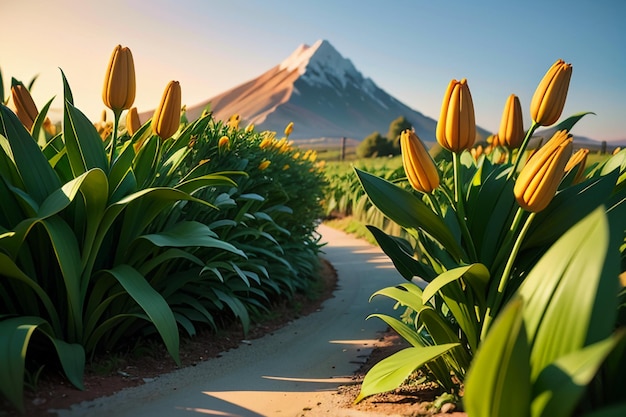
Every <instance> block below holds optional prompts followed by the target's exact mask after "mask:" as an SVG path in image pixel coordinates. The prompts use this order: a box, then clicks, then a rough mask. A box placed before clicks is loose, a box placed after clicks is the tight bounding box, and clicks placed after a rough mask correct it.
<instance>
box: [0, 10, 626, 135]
mask: <svg viewBox="0 0 626 417" xmlns="http://www.w3.org/2000/svg"><path fill="white" fill-rule="evenodd" d="M0 16H2V23H3V30H2V31H3V37H2V41H1V42H0V69H1V70H2V73H3V80H4V83H5V88H8V85H9V83H10V79H11V77H16V78H17V79H20V80H22V81H24V82H27V81H29V80H30V79H31V78H32V77H33V76H35V75H37V74H39V78H38V80H37V82H36V84H35V87H34V90H33V96H34V98H35V101H36V102H37V104H38V106H39V107H41V106H43V105H44V104H45V102H46V101H47V100H48V99H50V98H52V96H54V95H56V96H57V98H56V99H55V102H54V104H53V107H61V96H62V91H63V90H62V84H61V76H60V72H59V68H61V69H63V71H64V72H65V74H66V76H67V77H68V79H69V82H70V85H71V86H72V89H73V92H74V98H75V103H76V105H77V106H78V107H79V108H80V109H81V110H83V112H85V113H86V114H87V115H88V116H89V117H90V118H92V119H94V120H95V119H97V118H99V115H100V113H101V111H102V110H103V109H104V105H103V103H102V99H101V89H102V83H103V76H104V72H105V68H106V65H107V62H108V60H109V56H110V54H111V51H112V50H113V48H114V47H115V45H117V44H118V43H119V44H122V45H124V46H128V47H130V48H131V50H132V52H133V56H134V59H135V68H136V72H137V98H136V101H135V104H136V106H137V107H138V109H139V111H145V110H150V109H153V108H154V107H155V106H156V105H157V103H158V101H159V100H160V97H161V94H162V91H163V88H164V87H165V85H166V84H167V82H168V81H169V80H178V81H180V83H181V86H182V92H183V102H184V103H186V104H188V105H193V104H196V103H198V102H200V101H202V100H205V99H207V98H209V97H211V96H213V95H215V94H218V93H221V92H223V91H225V90H227V89H229V88H231V87H234V86H236V85H238V84H240V83H242V82H245V81H247V80H249V79H251V78H254V77H256V76H258V75H260V74H261V73H262V72H264V71H266V70H268V69H270V68H271V67H273V66H274V65H276V64H278V63H280V62H281V61H282V60H283V59H285V58H286V57H287V56H289V54H290V53H291V52H292V51H293V50H294V49H296V47H298V45H300V44H302V43H307V44H312V43H314V42H315V41H316V40H318V39H327V40H328V41H330V43H331V44H332V45H334V46H335V48H336V49H337V50H338V51H339V52H340V53H341V54H342V55H344V56H345V57H347V58H350V59H351V60H352V62H353V63H354V64H355V66H356V67H357V68H358V69H359V70H360V71H361V72H362V73H363V75H365V76H367V77H370V78H371V79H372V80H373V81H374V82H375V83H377V84H378V86H379V87H381V88H383V89H384V90H386V91H387V92H388V93H390V94H391V95H393V96H395V97H396V98H397V99H399V100H400V101H402V102H404V103H405V104H407V105H409V106H410V107H412V108H414V109H415V110H418V111H420V112H422V113H424V114H426V115H427V116H430V117H433V118H435V119H436V118H438V116H439V107H440V105H441V99H442V96H443V93H444V92H445V89H446V87H447V84H448V82H449V81H450V80H451V79H453V78H456V79H460V78H467V79H468V83H469V86H470V90H471V92H472V96H473V98H474V106H475V110H476V120H477V122H478V124H480V125H481V126H482V127H484V128H486V129H488V130H491V131H495V130H497V129H498V126H499V121H500V117H501V114H502V108H503V106H504V103H505V101H506V98H507V97H508V95H509V94H511V93H514V94H517V95H518V96H519V97H520V100H521V102H522V108H523V110H524V113H525V116H526V120H527V123H528V106H529V104H530V99H531V97H532V94H533V92H534V90H535V88H536V86H537V84H538V82H539V81H540V79H541V77H542V76H543V75H544V73H545V72H546V70H547V69H548V68H549V67H550V66H551V65H552V63H554V61H556V60H557V59H559V58H562V59H564V60H565V61H566V62H570V63H572V65H573V67H574V70H573V75H572V81H571V84H570V91H569V94H568V101H567V104H566V107H565V111H564V115H569V114H573V113H577V112H581V111H593V112H595V113H596V114H597V115H596V116H587V117H586V118H584V119H583V120H582V121H581V122H579V124H578V125H577V126H576V128H575V129H574V131H573V133H574V134H579V135H584V136H588V137H591V138H594V139H597V140H609V141H610V140H622V139H626V78H625V77H626V28H625V26H624V23H623V20H624V16H626V1H624V0H554V1H550V0H524V1H502V0H475V1H470V0H457V1H446V0H429V1H423V0H397V1H380V0H317V1H313V0H308V1H305V0H291V1H279V0H247V1H246V0H214V1H211V0H172V1H167V0H151V1H124V0H110V1H80V0H56V1H55V0H21V1H18V0H0ZM526 127H528V125H527V126H526ZM296 129H297V126H296Z"/></svg>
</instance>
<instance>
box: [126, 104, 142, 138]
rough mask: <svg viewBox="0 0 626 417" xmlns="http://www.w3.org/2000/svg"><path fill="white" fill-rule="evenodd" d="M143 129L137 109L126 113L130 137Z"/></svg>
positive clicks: (131, 109)
mask: <svg viewBox="0 0 626 417" xmlns="http://www.w3.org/2000/svg"><path fill="white" fill-rule="evenodd" d="M140 127H141V121H140V120H139V113H137V107H131V108H130V110H128V113H126V130H127V131H128V134H129V135H131V136H132V135H134V134H135V132H136V131H138V130H139V128H140Z"/></svg>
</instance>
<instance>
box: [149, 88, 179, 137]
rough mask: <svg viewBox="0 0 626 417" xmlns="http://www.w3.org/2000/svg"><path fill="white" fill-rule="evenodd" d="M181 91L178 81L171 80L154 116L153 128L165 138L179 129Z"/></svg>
mask: <svg viewBox="0 0 626 417" xmlns="http://www.w3.org/2000/svg"><path fill="white" fill-rule="evenodd" d="M180 108H181V91H180V83H179V82H178V81H170V82H169V83H168V84H167V86H166V87H165V91H164V92H163V97H162V98H161V103H160V104H159V107H157V109H156V110H155V111H154V116H152V130H153V131H154V133H156V134H157V135H158V136H159V137H160V138H161V139H163V140H165V139H168V138H170V137H172V135H173V134H174V133H176V131H177V130H178V127H179V125H180Z"/></svg>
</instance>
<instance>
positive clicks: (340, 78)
mask: <svg viewBox="0 0 626 417" xmlns="http://www.w3.org/2000/svg"><path fill="white" fill-rule="evenodd" d="M207 105H210V108H211V109H212V110H213V114H214V116H215V118H216V119H219V120H228V118H229V117H230V116H231V115H233V114H235V113H237V114H239V115H240V116H241V118H242V119H243V124H244V125H245V124H248V123H254V125H255V127H256V129H257V130H270V131H275V132H278V134H279V135H280V134H282V132H283V130H284V128H285V126H286V125H287V124H288V123H289V122H293V123H294V131H293V133H292V135H291V136H290V138H292V139H313V138H340V137H347V138H352V139H357V140H361V139H363V138H365V137H366V136H368V135H369V134H371V133H373V132H375V131H378V132H380V133H381V134H383V135H385V134H386V133H387V131H388V129H389V124H390V123H391V122H392V121H393V120H395V119H397V118H398V117H400V116H404V117H405V118H406V119H407V120H408V121H409V122H410V123H412V124H413V126H414V128H415V131H416V133H417V135H418V136H419V137H420V138H421V139H422V140H424V141H427V142H432V141H435V129H436V125H437V122H436V121H435V120H434V119H432V118H430V117H427V116H424V115H423V114H421V113H419V112H417V111H415V110H413V109H411V108H410V107H408V106H406V105H405V104H403V103H401V102H400V101H398V100H396V99H395V98H393V97H392V96H391V95H389V94H388V93H386V92H385V91H384V90H383V89H381V88H380V87H378V86H377V85H376V84H375V83H374V81H372V80H371V79H369V78H366V77H364V76H363V75H362V74H361V72H359V71H358V70H357V69H356V68H355V66H354V65H353V64H352V62H351V61H350V60H349V59H347V58H344V57H343V56H342V55H341V54H340V53H339V52H337V50H336V49H335V48H334V47H333V46H332V45H331V44H330V43H329V42H328V41H326V40H319V41H317V42H315V43H314V44H313V45H312V46H308V45H300V46H299V47H298V48H297V49H296V50H295V51H294V52H293V53H292V54H291V55H290V56H289V57H288V58H287V59H285V60H284V61H283V62H281V63H280V64H279V65H277V66H275V67H273V68H271V69H270V70H268V71H267V72H265V73H264V74H261V75H260V76H259V77H257V78H254V79H252V80H250V81H248V82H246V83H243V84H241V85H239V86H237V87H234V88H232V89H230V90H228V91H226V92H224V93H222V94H219V95H217V96H215V97H212V98H210V99H209V100H206V101H204V102H202V103H199V104H197V105H195V106H192V107H187V115H188V118H189V119H190V120H193V119H195V118H197V117H198V116H200V114H201V113H202V110H203V109H204V108H205V107H206V106H207ZM479 133H480V134H481V135H483V137H486V136H487V135H488V134H489V133H488V132H486V131H485V130H484V129H479Z"/></svg>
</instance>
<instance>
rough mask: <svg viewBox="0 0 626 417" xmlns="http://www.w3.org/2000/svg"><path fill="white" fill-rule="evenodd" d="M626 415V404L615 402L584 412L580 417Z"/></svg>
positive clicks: (617, 416)
mask: <svg viewBox="0 0 626 417" xmlns="http://www.w3.org/2000/svg"><path fill="white" fill-rule="evenodd" d="M624 416H626V404H624V403H621V404H615V405H610V406H606V407H602V408H601V409H599V410H596V411H592V412H591V413H587V414H584V415H583V416H582V417H624Z"/></svg>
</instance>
